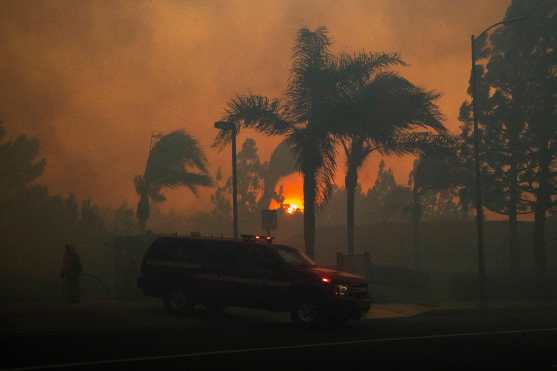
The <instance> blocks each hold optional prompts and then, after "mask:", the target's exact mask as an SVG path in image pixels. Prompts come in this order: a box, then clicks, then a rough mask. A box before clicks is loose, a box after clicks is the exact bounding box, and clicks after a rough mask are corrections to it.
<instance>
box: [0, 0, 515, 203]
mask: <svg viewBox="0 0 557 371" xmlns="http://www.w3.org/2000/svg"><path fill="white" fill-rule="evenodd" d="M508 3H509V1H508V0H473V1H472V0H346V1H339V0H262V1H258V0H222V1H201V0H192V1H187V0H167V1H164V0H157V1H139V0H126V1H121V0H111V1H101V0H98V1H90V0H87V1H86V0H80V1H75V0H56V1H50V0H4V1H3V2H2V11H1V12H0V45H2V53H1V54H0V81H1V86H2V89H1V91H0V120H2V121H3V122H4V125H5V126H6V127H7V129H8V131H9V133H10V134H11V135H16V134H19V133H28V134H31V135H34V136H37V137H38V138H39V139H40V141H41V150H42V153H43V154H44V156H45V157H46V159H47V161H48V164H47V169H46V172H45V174H44V176H43V177H42V178H41V180H40V182H41V183H43V184H46V185H48V186H49V188H50V189H51V191H52V192H53V193H61V194H68V193H70V192H72V193H74V194H76V196H77V197H79V198H87V197H91V198H92V199H93V200H94V201H95V202H96V203H98V204H100V205H101V206H105V207H117V206H119V205H120V204H121V203H122V202H123V201H127V202H128V204H129V205H132V206H134V207H135V204H136V200H137V197H136V195H135V191H134V188H133V182H132V179H133V176H134V175H136V174H141V173H142V171H143V168H144V163H145V159H146V156H147V149H148V143H149V137H150V135H151V133H153V132H155V131H162V132H169V131H172V130H176V129H185V130H187V131H188V132H189V133H191V134H193V135H194V136H195V137H196V138H197V139H198V140H199V141H200V143H201V145H202V146H203V148H204V150H205V152H206V154H207V157H208V160H209V163H210V166H211V170H212V172H213V174H214V172H216V169H217V167H219V166H222V167H223V172H224V173H225V174H228V173H229V172H230V171H229V161H228V159H229V156H228V150H226V152H224V153H219V152H217V151H216V150H214V149H213V148H211V147H210V144H211V143H212V140H213V138H214V135H215V129H213V122H214V121H215V120H217V119H219V118H220V117H221V115H222V113H223V109H224V107H225V104H226V102H227V101H228V100H229V99H230V98H231V97H232V96H233V95H235V94H237V93H248V92H251V93H257V94H264V95H270V96H277V97H278V96H282V93H283V92H284V89H285V87H286V81H287V77H288V71H289V68H290V56H291V49H292V45H293V42H294V38H295V33H296V31H297V30H298V29H299V28H300V27H302V26H307V27H310V28H312V29H313V28H315V27H317V26H320V25H324V26H327V27H328V29H329V32H330V35H331V36H332V38H333V40H334V46H333V47H334V51H336V52H339V51H345V52H353V51H359V50H364V49H365V50H369V51H397V52H399V53H400V54H401V55H402V57H403V58H404V60H405V61H406V62H407V63H408V64H409V66H408V67H407V68H405V69H404V70H403V71H402V72H403V74H404V75H405V76H406V77H408V78H409V79H410V80H412V81H413V82H415V83H416V84H418V85H420V86H422V87H424V88H427V89H435V90H437V91H439V92H441V93H442V94H443V96H442V98H441V99H440V100H439V104H440V106H441V109H442V111H443V113H444V114H445V116H446V123H447V126H448V127H449V128H450V129H451V130H456V128H457V127H458V122H457V114H458V108H459V106H460V104H461V103H462V101H463V100H464V99H465V98H466V87H467V81H468V75H469V69H470V46H469V43H470V35H471V34H472V33H476V34H477V33H479V32H481V31H482V30H483V29H484V28H485V27H486V26H488V25H490V24H492V23H494V22H496V21H498V20H500V19H501V18H502V17H503V16H504V14H505V10H506V7H507V6H508ZM247 136H251V137H254V138H255V139H256V140H257V143H258V146H259V148H260V155H261V157H262V158H263V159H265V160H266V159H267V158H268V156H269V154H270V152H271V150H272V148H273V146H274V145H275V144H276V143H278V141H279V140H280V138H264V137H262V136H259V135H255V134H254V133H251V132H249V131H243V132H242V135H241V137H240V141H243V140H244V139H245V138H246V137H247ZM378 161H379V158H378V157H377V156H374V157H372V158H370V159H369V160H368V162H367V163H366V165H365V166H364V168H363V169H362V172H361V174H360V179H361V182H362V186H363V187H364V188H367V187H369V185H370V184H372V182H373V180H374V177H375V174H376V173H377V164H378ZM339 162H341V163H342V162H343V160H342V159H339ZM411 162H412V159H411V158H409V157H408V158H402V159H400V158H399V159H396V158H389V159H387V164H388V166H391V167H392V168H393V170H394V172H395V176H396V178H397V181H399V182H400V183H404V184H406V181H407V174H408V171H409V168H410V166H411ZM342 178H343V168H342V167H341V168H339V169H338V176H337V179H338V180H339V181H340V180H341V179H342ZM341 183H342V182H339V185H342V184H341ZM300 193H301V190H300ZM166 194H167V195H168V196H169V197H168V198H169V200H168V202H167V203H166V205H165V206H164V207H165V208H173V209H176V210H184V211H193V210H200V209H203V208H205V207H207V204H208V202H209V201H208V200H209V197H208V196H209V194H210V190H204V191H202V192H201V196H200V198H199V199H196V198H195V197H194V196H192V195H191V193H189V191H188V190H187V189H179V190H174V191H172V192H166Z"/></svg>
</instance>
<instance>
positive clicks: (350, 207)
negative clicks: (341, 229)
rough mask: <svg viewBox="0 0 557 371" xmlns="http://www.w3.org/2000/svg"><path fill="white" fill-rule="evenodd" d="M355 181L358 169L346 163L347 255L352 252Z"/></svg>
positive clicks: (356, 180) (356, 181)
mask: <svg viewBox="0 0 557 371" xmlns="http://www.w3.org/2000/svg"><path fill="white" fill-rule="evenodd" d="M357 183H358V170H357V169H356V168H355V166H353V165H352V164H348V169H347V172H346V177H345V179H344V187H345V189H346V237H347V244H348V245H347V246H348V254H349V255H353V254H354V227H355V226H354V224H355V223H354V198H355V194H356V184H357Z"/></svg>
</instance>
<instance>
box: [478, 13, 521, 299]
mask: <svg viewBox="0 0 557 371" xmlns="http://www.w3.org/2000/svg"><path fill="white" fill-rule="evenodd" d="M525 19H527V17H516V18H512V19H508V20H504V21H501V22H497V23H495V24H492V25H491V26H489V27H488V28H486V29H485V30H484V31H483V32H482V33H480V35H479V36H478V37H475V36H474V35H472V36H471V37H470V44H471V45H470V46H471V47H470V49H471V55H472V72H471V73H472V82H471V83H472V116H473V118H474V131H473V135H474V178H475V182H474V183H475V203H476V233H477V241H476V245H477V252H478V285H479V287H478V291H479V292H478V294H479V303H480V305H481V306H483V305H485V304H486V299H487V296H486V273H485V256H484V229H483V224H484V211H483V200H482V182H481V169H480V131H479V128H478V103H477V96H478V92H477V76H476V47H475V46H476V40H477V39H479V38H481V37H482V36H483V35H484V34H485V33H487V32H488V31H489V30H491V29H492V28H495V27H497V26H499V25H507V24H510V23H514V22H518V21H523V20H525Z"/></svg>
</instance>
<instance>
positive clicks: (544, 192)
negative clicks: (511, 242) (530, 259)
mask: <svg viewBox="0 0 557 371" xmlns="http://www.w3.org/2000/svg"><path fill="white" fill-rule="evenodd" d="M541 152H542V153H540V169H539V173H538V184H539V187H538V190H537V193H536V206H535V210H534V262H535V265H536V278H537V286H538V287H539V288H540V289H541V291H542V292H541V294H542V297H543V298H546V297H547V295H546V294H547V283H546V279H545V278H546V272H547V251H546V241H545V221H546V213H547V209H548V205H549V193H548V189H549V179H548V176H549V162H550V161H548V155H549V154H548V153H546V152H547V149H546V148H542V149H541Z"/></svg>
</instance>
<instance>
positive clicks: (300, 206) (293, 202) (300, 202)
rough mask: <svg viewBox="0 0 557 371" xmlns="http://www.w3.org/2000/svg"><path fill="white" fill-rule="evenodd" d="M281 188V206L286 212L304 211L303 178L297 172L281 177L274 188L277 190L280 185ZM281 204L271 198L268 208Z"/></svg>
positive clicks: (276, 207)
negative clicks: (282, 199) (282, 197)
mask: <svg viewBox="0 0 557 371" xmlns="http://www.w3.org/2000/svg"><path fill="white" fill-rule="evenodd" d="M281 186H282V188H283V196H284V201H283V202H282V207H283V209H284V211H286V212H287V213H288V214H295V213H297V212H303V211H304V193H303V179H302V176H301V175H300V174H298V173H295V174H291V175H288V176H285V177H283V178H281V179H280V180H279V181H278V183H277V186H276V188H275V191H276V192H279V189H280V187H281ZM280 207H281V205H280V204H279V203H278V202H277V201H275V200H272V201H271V203H270V205H269V209H279V208H280Z"/></svg>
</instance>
